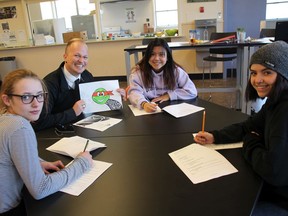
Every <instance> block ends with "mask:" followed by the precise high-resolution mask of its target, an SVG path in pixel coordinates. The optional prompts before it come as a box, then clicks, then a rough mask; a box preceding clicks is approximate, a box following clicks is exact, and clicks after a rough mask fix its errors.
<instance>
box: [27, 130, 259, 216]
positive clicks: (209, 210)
mask: <svg viewBox="0 0 288 216" xmlns="http://www.w3.org/2000/svg"><path fill="white" fill-rule="evenodd" d="M93 140H97V141H99V142H102V143H105V144H106V145H107V148H106V149H104V150H102V151H95V152H93V153H92V154H93V158H94V159H95V160H101V161H106V162H111V163H113V165H112V166H111V167H110V168H109V169H108V170H107V171H106V172H105V173H104V174H103V175H102V176H100V177H99V178H98V179H97V180H96V181H95V182H94V183H93V184H92V185H91V186H90V187H89V188H88V189H87V190H85V191H84V192H83V193H82V194H81V195H80V196H78V197H74V196H71V195H68V194H65V193H62V192H57V193H55V194H53V195H51V196H49V197H47V198H44V199H42V200H39V201H36V200H34V199H32V198H31V197H29V196H28V197H26V199H25V202H26V206H27V211H28V215H32V216H34V215H35V216H38V215H41V216H46V215H47V216H48V215H49V216H50V215H54V216H58V215H59V216H60V215H61V216H62V215H69V216H74V215H87V216H89V215H105V216H110V215H111V216H112V215H113V216H114V215H117V216H135V215H137V216H142V215H143V216H147V215H149V216H153V215H155V216H159V215H165V216H169V215H171V216H172V215H173V216H175V215H181V216H182V215H197V216H199V215H200V216H201V215H203V216H209V215H235V216H237V215H239V216H243V215H250V211H251V209H252V208H253V204H254V201H255V200H256V199H257V195H258V192H259V190H260V185H261V181H260V179H259V178H258V177H257V176H256V175H255V174H254V172H253V171H252V169H251V167H250V166H249V165H248V164H247V163H246V162H245V161H244V159H243V158H242V156H241V149H233V150H222V151H221V153H222V154H223V155H224V156H225V157H226V158H227V159H228V160H229V161H230V162H231V163H232V164H233V165H234V166H235V167H236V168H237V169H238V171H239V172H237V173H235V174H231V175H227V176H223V177H220V178H217V179H213V180H210V181H207V182H203V183H200V184H193V183H192V182H191V181H190V180H189V179H188V178H187V177H186V176H185V175H184V173H183V172H182V171H181V170H180V169H179V168H178V167H177V165H176V164H175V163H174V162H173V161H172V159H171V158H170V157H169V155H168V153H170V152H172V151H175V150H177V149H179V148H182V147H184V146H187V145H189V144H190V143H191V142H192V135H191V134H190V133H183V134H178V135H177V136H176V135H175V134H167V135H153V136H146V135H144V136H127V137H102V138H94V139H93ZM56 141H57V139H39V153H40V156H41V157H43V158H44V159H49V160H56V159H62V160H63V161H64V163H68V162H69V161H70V158H68V157H65V156H62V155H58V154H55V153H52V152H48V151H46V150H45V148H46V147H48V146H50V145H52V144H53V143H54V142H56Z"/></svg>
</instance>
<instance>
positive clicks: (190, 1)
mask: <svg viewBox="0 0 288 216" xmlns="http://www.w3.org/2000/svg"><path fill="white" fill-rule="evenodd" d="M213 1H216V0H187V3H193V2H213Z"/></svg>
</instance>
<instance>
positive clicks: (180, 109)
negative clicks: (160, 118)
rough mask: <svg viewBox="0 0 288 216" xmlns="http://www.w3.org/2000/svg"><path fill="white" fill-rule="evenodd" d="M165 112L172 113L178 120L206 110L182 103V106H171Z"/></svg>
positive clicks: (165, 108)
mask: <svg viewBox="0 0 288 216" xmlns="http://www.w3.org/2000/svg"><path fill="white" fill-rule="evenodd" d="M163 110H164V111H166V112H168V113H170V114H171V115H173V116H174V117H176V118H179V117H183V116H187V115H190V114H192V113H196V112H199V111H201V110H204V108H203V107H199V106H195V105H192V104H188V103H181V104H175V105H169V106H166V107H164V108H163Z"/></svg>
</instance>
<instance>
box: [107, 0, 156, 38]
mask: <svg viewBox="0 0 288 216" xmlns="http://www.w3.org/2000/svg"><path fill="white" fill-rule="evenodd" d="M101 10H102V11H103V14H102V15H101V22H102V28H103V27H115V26H117V27H118V26H120V27H121V28H122V29H123V30H130V32H131V33H132V32H143V31H144V27H143V25H144V23H146V18H149V19H150V23H151V24H152V23H154V15H153V1H152V0H145V1H124V2H117V3H106V4H101ZM128 10H133V11H134V12H135V22H129V21H128V19H127V11H128Z"/></svg>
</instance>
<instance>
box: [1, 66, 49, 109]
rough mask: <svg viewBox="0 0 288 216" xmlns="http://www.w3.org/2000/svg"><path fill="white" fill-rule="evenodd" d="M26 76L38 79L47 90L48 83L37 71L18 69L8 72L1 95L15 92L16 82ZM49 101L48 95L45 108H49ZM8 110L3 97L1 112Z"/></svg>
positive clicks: (44, 89)
mask: <svg viewBox="0 0 288 216" xmlns="http://www.w3.org/2000/svg"><path fill="white" fill-rule="evenodd" d="M25 78H32V79H35V80H38V81H39V82H40V83H41V85H42V88H43V91H44V92H47V88H46V85H45V84H44V82H43V81H42V79H40V78H39V77H38V76H37V75H36V74H35V73H33V72H32V71H30V70H27V69H18V70H15V71H12V72H10V73H8V74H7V75H6V76H5V77H4V80H3V83H2V85H1V91H0V95H1V96H2V95H3V94H6V95H9V94H13V93H14V87H15V84H16V83H17V82H18V81H20V80H22V79H25ZM47 101H48V97H45V101H44V105H45V109H47V106H48V103H47ZM6 110H7V106H6V105H5V103H4V102H3V101H2V99H1V100H0V113H1V114H3V113H5V112H6Z"/></svg>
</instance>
